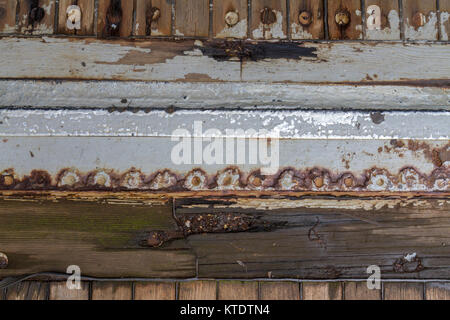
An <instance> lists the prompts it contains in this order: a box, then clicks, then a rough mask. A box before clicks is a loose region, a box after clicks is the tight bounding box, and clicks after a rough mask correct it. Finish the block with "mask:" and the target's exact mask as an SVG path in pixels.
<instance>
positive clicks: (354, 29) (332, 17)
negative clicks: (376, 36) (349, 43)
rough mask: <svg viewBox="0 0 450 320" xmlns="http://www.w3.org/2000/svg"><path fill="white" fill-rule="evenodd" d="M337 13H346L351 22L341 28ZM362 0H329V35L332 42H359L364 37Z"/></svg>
mask: <svg viewBox="0 0 450 320" xmlns="http://www.w3.org/2000/svg"><path fill="white" fill-rule="evenodd" d="M337 13H346V14H347V15H348V16H349V17H350V20H349V22H348V24H347V25H342V26H339V25H338V24H337V22H336V14H337ZM362 28H363V27H362V12H361V1H360V0H328V33H329V38H330V39H331V40H358V39H362V37H363V30H362Z"/></svg>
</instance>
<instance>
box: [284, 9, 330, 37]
mask: <svg viewBox="0 0 450 320" xmlns="http://www.w3.org/2000/svg"><path fill="white" fill-rule="evenodd" d="M323 4H324V2H323V0H290V2H289V10H290V11H289V14H290V22H289V24H290V25H289V28H288V29H289V30H288V31H289V32H290V35H291V39H293V40H304V39H324V38H325V24H324V20H325V10H324V6H323ZM305 12H306V13H308V14H309V16H310V22H309V24H308V20H301V21H300V18H299V15H300V14H301V13H304V14H306V13H305ZM302 22H303V24H302Z"/></svg>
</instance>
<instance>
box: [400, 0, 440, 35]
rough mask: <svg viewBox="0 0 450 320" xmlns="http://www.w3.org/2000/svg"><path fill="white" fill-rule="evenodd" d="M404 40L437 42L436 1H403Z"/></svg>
mask: <svg viewBox="0 0 450 320" xmlns="http://www.w3.org/2000/svg"><path fill="white" fill-rule="evenodd" d="M403 25H404V31H405V40H437V39H438V17H437V8H436V1H435V0H429V1H423V0H403Z"/></svg>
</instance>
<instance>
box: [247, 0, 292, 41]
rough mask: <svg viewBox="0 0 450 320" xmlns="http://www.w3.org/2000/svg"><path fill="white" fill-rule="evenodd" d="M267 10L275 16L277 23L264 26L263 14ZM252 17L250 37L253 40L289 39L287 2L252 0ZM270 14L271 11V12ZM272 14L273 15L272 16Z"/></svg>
mask: <svg viewBox="0 0 450 320" xmlns="http://www.w3.org/2000/svg"><path fill="white" fill-rule="evenodd" d="M265 8H267V9H269V10H271V12H272V13H273V14H275V22H273V23H271V24H264V23H263V22H262V21H261V20H262V19H261V13H262V12H263V10H264V9H265ZM251 9H252V15H251V23H250V30H251V31H250V33H251V34H250V37H251V38H253V39H265V40H270V39H286V38H287V22H286V20H287V9H286V1H279V0H252V7H251ZM269 12H270V11H269ZM272 13H271V14H272Z"/></svg>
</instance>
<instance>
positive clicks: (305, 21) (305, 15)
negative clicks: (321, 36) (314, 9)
mask: <svg viewBox="0 0 450 320" xmlns="http://www.w3.org/2000/svg"><path fill="white" fill-rule="evenodd" d="M298 22H300V24H301V25H302V26H309V25H310V24H311V22H312V15H311V13H310V12H309V11H302V12H300V14H299V15H298Z"/></svg>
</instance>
